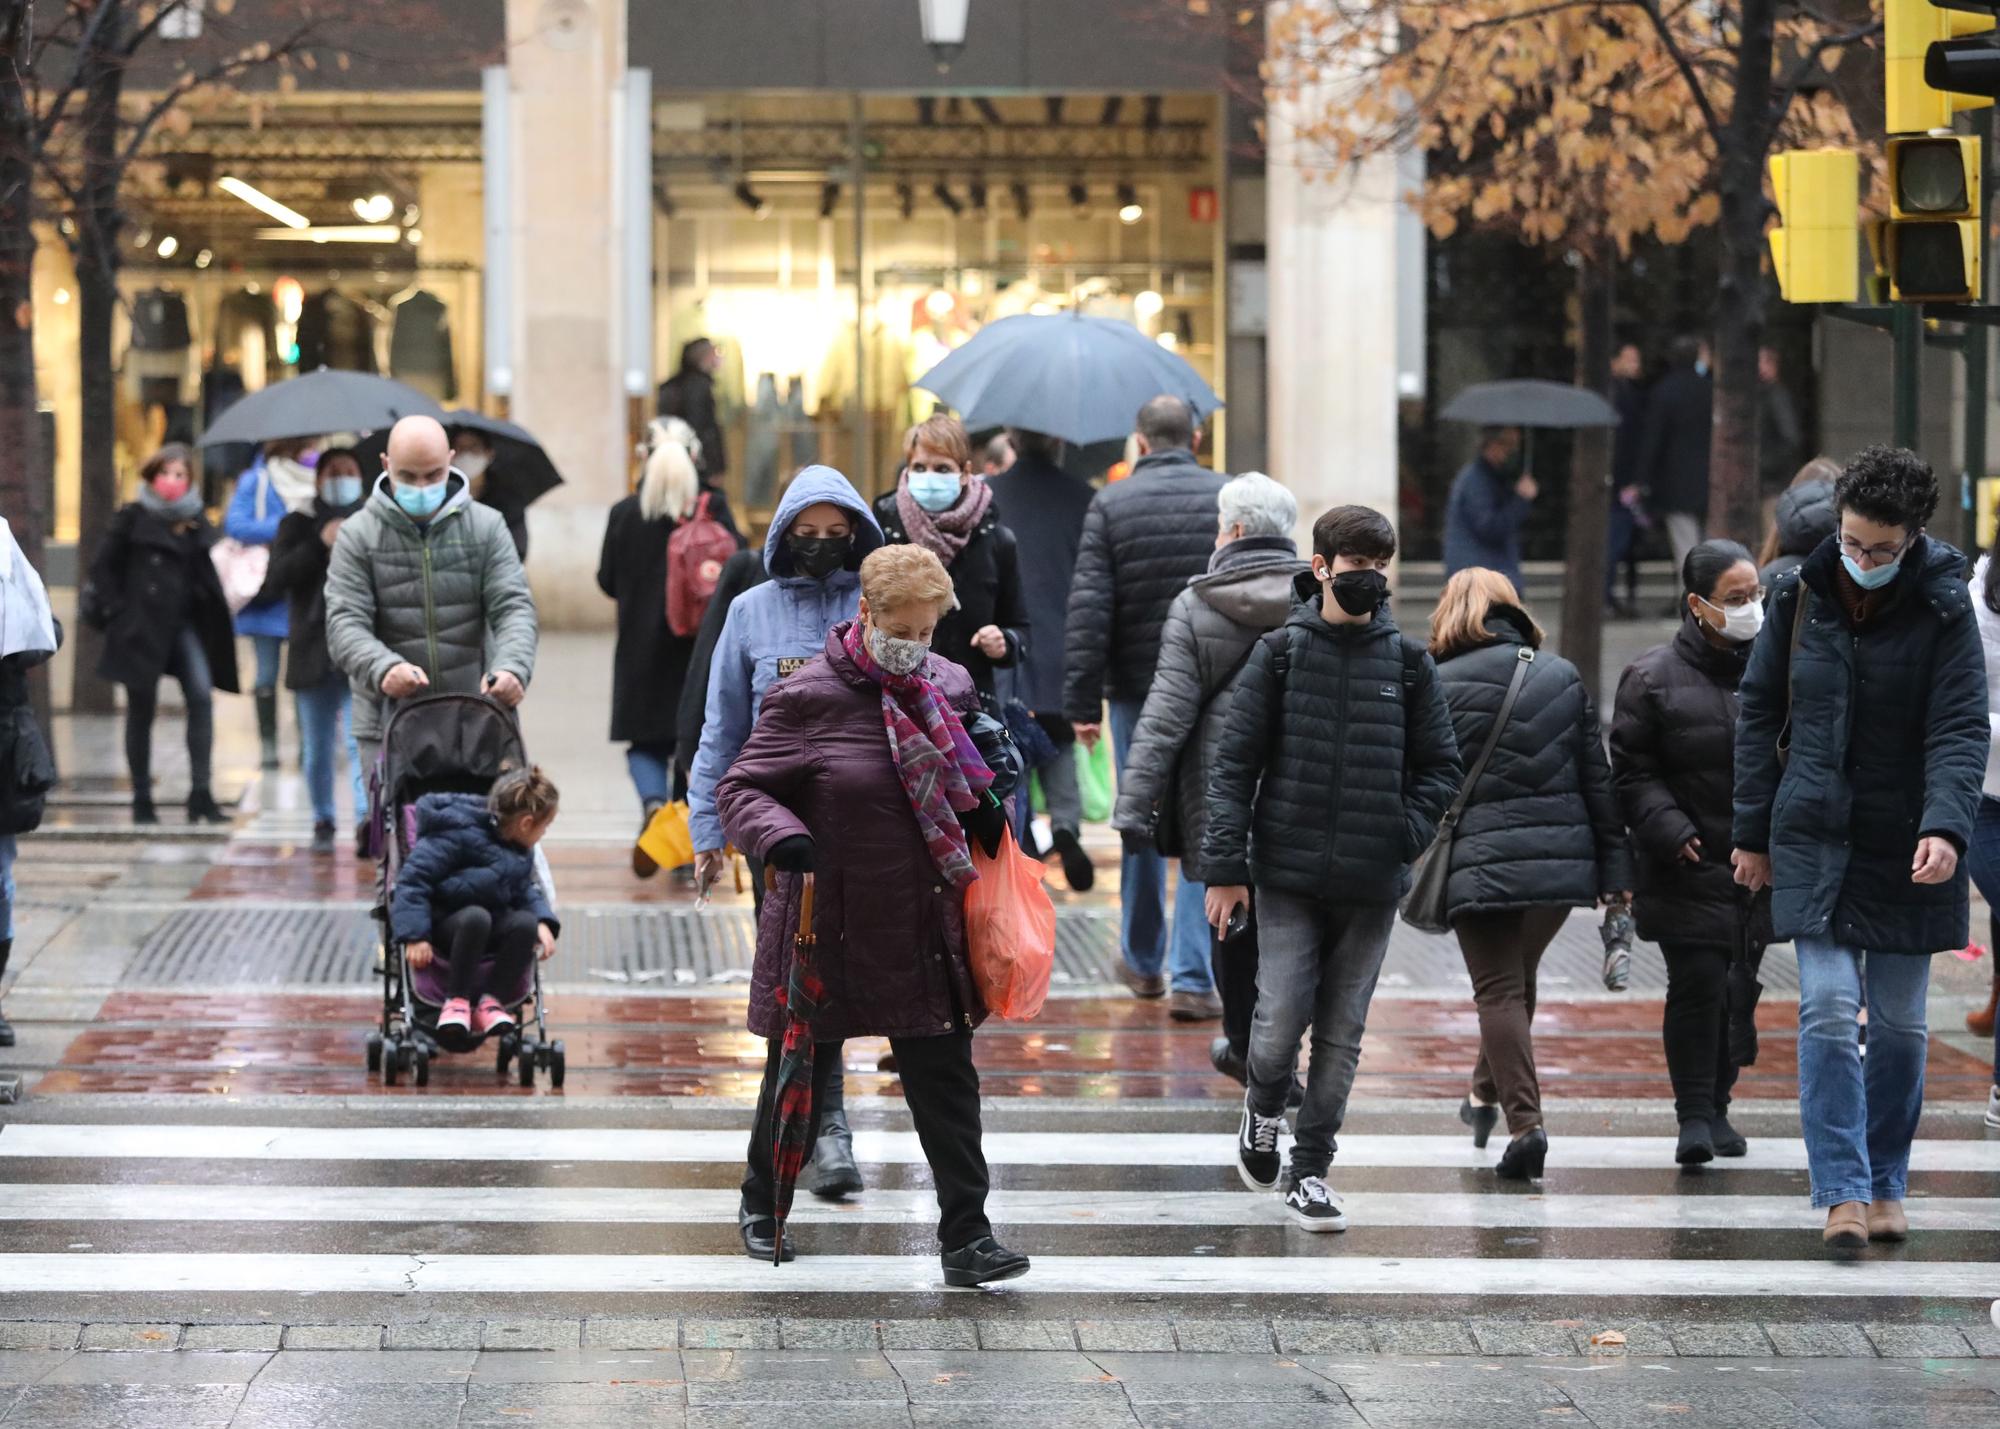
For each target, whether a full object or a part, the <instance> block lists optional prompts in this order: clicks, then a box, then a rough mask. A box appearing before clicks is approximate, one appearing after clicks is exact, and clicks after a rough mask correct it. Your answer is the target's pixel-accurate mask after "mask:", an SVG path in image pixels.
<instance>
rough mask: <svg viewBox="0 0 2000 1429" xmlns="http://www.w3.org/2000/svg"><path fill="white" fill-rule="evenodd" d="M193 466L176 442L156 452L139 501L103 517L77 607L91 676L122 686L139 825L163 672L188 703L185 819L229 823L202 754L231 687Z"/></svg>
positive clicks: (148, 800) (222, 602) (228, 627)
mask: <svg viewBox="0 0 2000 1429" xmlns="http://www.w3.org/2000/svg"><path fill="white" fill-rule="evenodd" d="M193 469H194V466H193V459H192V457H191V456H190V455H189V453H188V449H187V448H186V447H183V446H166V447H162V448H160V450H159V451H157V452H155V453H154V454H153V456H152V458H151V459H150V460H148V461H147V463H146V465H145V467H144V468H143V469H142V470H141V472H140V486H139V499H138V500H136V501H133V502H131V503H130V504H128V505H126V506H123V507H120V508H119V510H118V511H117V513H116V514H115V515H113V516H112V518H111V527H110V529H109V530H108V531H107V532H106V533H105V536H104V544H103V545H101V546H99V547H98V549H97V558H96V559H95V560H94V561H92V562H91V566H90V579H89V582H88V585H87V586H86V588H85V591H84V595H83V601H82V608H83V616H84V619H85V620H86V621H88V622H89V623H90V624H91V625H92V626H93V627H95V628H96V629H99V630H102V631H103V632H104V654H103V656H102V658H100V659H99V661H98V664H97V673H98V676H99V677H100V678H101V679H106V680H113V681H116V682H117V683H118V684H121V685H123V686H124V687H125V762H126V764H127V766H128V767H129V768H130V770H131V774H132V821H133V822H134V823H138V824H157V823H158V822H159V821H160V818H159V814H158V813H157V812H156V811H155V809H154V807H153V715H154V712H155V710H156V708H157V698H158V686H159V683H160V677H161V676H162V675H172V676H173V677H174V678H175V679H176V680H178V681H180V686H181V695H182V697H183V699H184V700H185V701H186V703H187V747H188V771H189V781H190V782H189V791H188V801H187V812H188V822H190V823H212V824H219V823H226V822H227V821H228V820H227V816H226V815H225V814H224V813H223V812H222V810H221V808H220V807H219V806H218V805H217V804H216V802H215V795H214V792H213V790H212V788H211V786H210V756H211V754H212V753H213V750H214V744H215V699H214V694H215V691H217V690H226V691H228V692H229V693H230V694H235V693H236V692H237V688H238V687H237V680H236V634H235V629H234V627H233V625H232V623H231V620H230V615H229V603H228V601H227V600H226V599H224V597H223V594H222V581H221V579H220V578H219V577H218V576H217V575H216V573H215V565H214V563H213V561H211V560H210V559H209V547H211V546H213V545H214V544H215V542H216V530H215V527H214V526H212V525H210V524H209V520H208V517H207V515H206V514H205V513H204V512H203V510H202V507H201V493H200V491H199V490H197V489H196V488H195V486H194V482H193Z"/></svg>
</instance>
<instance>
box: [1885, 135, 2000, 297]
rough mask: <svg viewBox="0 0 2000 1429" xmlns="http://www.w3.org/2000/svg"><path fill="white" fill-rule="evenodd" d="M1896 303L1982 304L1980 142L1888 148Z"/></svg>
mask: <svg viewBox="0 0 2000 1429" xmlns="http://www.w3.org/2000/svg"><path fill="white" fill-rule="evenodd" d="M1888 159H1889V231H1888V244H1887V247H1888V252H1887V254H1886V255H1884V256H1885V259H1886V263H1887V267H1888V270H1889V295H1890V297H1891V298H1893V299H1896V300H1898V301H1903V302H1911V301H1925V302H1943V303H1969V302H1977V301H1978V300H1979V298H1980V296H1981V294H1982V293H1983V292H1984V291H1985V289H1984V286H1983V284H1982V273H1981V271H1980V270H1981V249H1982V245H1981V243H1980V232H1979V225H1980V212H1981V209H1982V207H1983V205H1984V195H1983V194H1981V193H1980V187H1979V173H1980V141H1979V140H1977V139H1973V138H1968V137H1966V136H1963V135H1950V134H1943V135H1933V136H1926V137H1923V138H1914V137H1906V138H1891V139H1890V140H1889V151H1888Z"/></svg>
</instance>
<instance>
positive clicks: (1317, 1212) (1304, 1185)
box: [1285, 1176, 1347, 1231]
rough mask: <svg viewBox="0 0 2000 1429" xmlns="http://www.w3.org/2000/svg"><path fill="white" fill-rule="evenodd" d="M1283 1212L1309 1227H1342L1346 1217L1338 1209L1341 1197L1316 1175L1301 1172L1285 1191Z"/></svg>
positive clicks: (1310, 1229) (1339, 1229)
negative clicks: (1306, 1174)
mask: <svg viewBox="0 0 2000 1429" xmlns="http://www.w3.org/2000/svg"><path fill="white" fill-rule="evenodd" d="M1285 1214H1286V1215H1288V1216H1290V1217H1291V1218H1292V1220H1293V1222H1294V1223H1295V1224H1297V1225H1298V1226H1300V1227H1301V1228H1302V1229H1304V1230H1309V1231H1344V1230H1346V1229H1347V1217H1346V1215H1344V1214H1343V1213H1342V1212H1341V1209H1340V1198H1339V1197H1338V1196H1336V1195H1334V1194H1333V1192H1332V1191H1329V1190H1328V1189H1327V1186H1326V1182H1324V1181H1322V1180H1321V1179H1320V1178H1319V1177H1317V1176H1301V1177H1299V1178H1298V1179H1297V1180H1295V1181H1293V1182H1292V1184H1291V1187H1290V1189H1288V1190H1287V1191H1286V1192H1285Z"/></svg>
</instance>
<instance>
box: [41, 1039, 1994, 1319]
mask: <svg viewBox="0 0 2000 1429" xmlns="http://www.w3.org/2000/svg"><path fill="white" fill-rule="evenodd" d="M9 1045H12V1044H11V1043H10V1044H9ZM1986 1124H1987V1125H1988V1126H1990V1127H1992V1128H1993V1129H1994V1130H1995V1131H2000V1087H1995V1088H1994V1089H1993V1090H1992V1091H1990V1092H1988V1093H1987V1094H1986ZM1995 1323H1996V1324H2000V1321H1996V1322H1995Z"/></svg>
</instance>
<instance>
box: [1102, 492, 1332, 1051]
mask: <svg viewBox="0 0 2000 1429" xmlns="http://www.w3.org/2000/svg"><path fill="white" fill-rule="evenodd" d="M1218 504H1219V507H1220V511H1221V515H1220V519H1219V529H1218V530H1217V532H1216V537H1215V555H1214V556H1213V557H1212V558H1211V559H1210V561H1209V563H1208V574H1207V575H1203V576H1196V577H1195V578H1194V579H1193V580H1192V581H1190V582H1189V583H1188V587H1187V589H1186V590H1184V591H1182V592H1181V593H1180V595H1178V596H1176V597H1175V599H1174V603H1173V604H1172V605H1171V606H1170V607H1168V609H1167V623H1166V626H1165V628H1164V629H1162V630H1161V632H1160V663H1159V666H1158V668H1157V669H1155V670H1154V672H1153V688H1152V689H1151V690H1150V691H1149V692H1148V693H1147V695H1146V703H1145V706H1144V707H1143V708H1142V709H1141V710H1140V711H1139V723H1138V726H1137V727H1136V728H1135V729H1134V730H1133V732H1132V747H1131V749H1130V751H1129V752H1128V754H1127V756H1126V763H1125V779H1124V781H1123V782H1122V783H1120V784H1119V786H1118V805H1117V807H1116V809H1114V810H1113V811H1112V816H1111V822H1112V825H1113V827H1115V828H1116V829H1117V830H1118V831H1119V832H1120V833H1121V834H1124V835H1126V836H1128V837H1132V838H1149V839H1153V840H1154V842H1155V844H1156V846H1157V845H1158V844H1159V843H1160V840H1159V839H1158V837H1157V834H1158V832H1159V831H1160V830H1162V829H1167V830H1171V832H1172V834H1173V837H1172V838H1171V839H1169V840H1167V841H1166V842H1167V843H1168V844H1169V845H1171V846H1172V848H1173V849H1174V850H1175V851H1177V852H1178V853H1179V854H1180V857H1181V876H1182V877H1183V878H1187V879H1190V880H1192V881H1194V882H1196V883H1205V882H1206V881H1207V878H1206V872H1205V870H1204V869H1203V868H1202V866H1201V853H1202V848H1201V843H1202V834H1203V831H1204V830H1205V829H1206V827H1207V825H1208V770H1209V764H1210V761H1211V759H1212V757H1213V755H1214V750H1215V746H1216V742H1217V741H1218V740H1220V739H1221V738H1222V732H1223V730H1224V729H1225V728H1226V727H1227V725H1228V722H1229V700H1230V693H1231V688H1232V686H1233V685H1234V684H1235V681H1236V676H1237V675H1238V674H1239V673H1240V672H1241V671H1242V669H1243V664H1244V662H1245V661H1246V660H1248V659H1249V658H1250V652H1251V650H1252V649H1254V648H1255V647H1256V644H1257V639H1258V637H1259V636H1261V635H1263V634H1265V633H1266V632H1267V631H1271V630H1275V629H1277V628H1278V627H1279V626H1280V625H1283V624H1284V623H1285V617H1286V616H1288V615H1290V614H1291V613H1292V583H1293V582H1294V581H1296V580H1297V579H1298V578H1299V576H1301V575H1303V574H1304V573H1305V572H1306V571H1307V570H1308V569H1309V567H1308V565H1307V563H1306V562H1304V561H1302V560H1300V559H1299V552H1298V546H1297V545H1296V544H1295V543H1294V542H1293V539H1292V528H1293V527H1294V526H1296V525H1297V524H1298V519H1299V503H1298V501H1297V499H1296V498H1295V497H1294V496H1293V495H1292V493H1291V492H1289V491H1287V490H1286V489H1285V488H1284V487H1283V486H1281V485H1279V484H1278V483H1277V482H1275V481H1273V480H1271V478H1270V477H1268V476H1265V475H1264V474H1263V473H1262V472H1256V471H1253V472H1246V473H1245V474H1244V475H1242V476H1239V477H1236V478H1235V479H1234V480H1232V481H1231V482H1230V483H1229V484H1228V485H1226V486H1224V487H1223V488H1222V495H1221V496H1220V497H1219V498H1218ZM1169 803H1170V804H1171V807H1170V808H1169V807H1165V806H1166V805H1168V804H1169ZM1166 851H1167V850H1166V849H1162V852H1166ZM1209 958H1210V961H1211V963H1212V965H1213V972H1214V986H1215V987H1216V988H1218V989H1220V991H1221V997H1220V999H1218V998H1217V997H1216V994H1215V993H1214V992H1211V991H1209V990H1207V989H1205V988H1203V987H1200V986H1199V985H1183V984H1181V983H1179V982H1178V981H1177V982H1176V984H1175V986H1174V990H1173V994H1172V997H1171V999H1170V1003H1169V1010H1170V1012H1171V1014H1172V1015H1173V1017H1174V1018H1175V1020H1177V1021H1182V1022H1200V1021H1207V1020H1209V1019H1211V1018H1213V1017H1215V1016H1217V1015H1220V1017H1221V1018H1222V1033H1223V1035H1222V1036H1220V1037H1218V1038H1216V1039H1215V1042H1214V1043H1213V1045H1211V1046H1210V1048H1209V1059H1210V1060H1211V1061H1213V1062H1214V1063H1215V1068H1216V1070H1217V1071H1219V1072H1221V1073H1222V1074H1223V1075H1224V1076H1227V1077H1231V1078H1234V1079H1235V1080H1236V1081H1237V1082H1238V1083H1241V1082H1243V1081H1244V1078H1245V1076H1246V1072H1245V1070H1244V1067H1245V1062H1244V1059H1245V1058H1246V1057H1247V1056H1249V1052H1250V1016H1251V1014H1252V1013H1253V1012H1254V1011H1255V1010H1256V1006H1257V935H1256V930H1255V928H1254V926H1250V925H1249V924H1248V923H1247V920H1246V926H1245V927H1244V929H1243V930H1242V931H1241V932H1240V933H1237V934H1235V935H1233V936H1230V937H1228V938H1223V937H1215V938H1214V939H1213V941H1212V944H1211V946H1210V949H1209Z"/></svg>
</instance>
